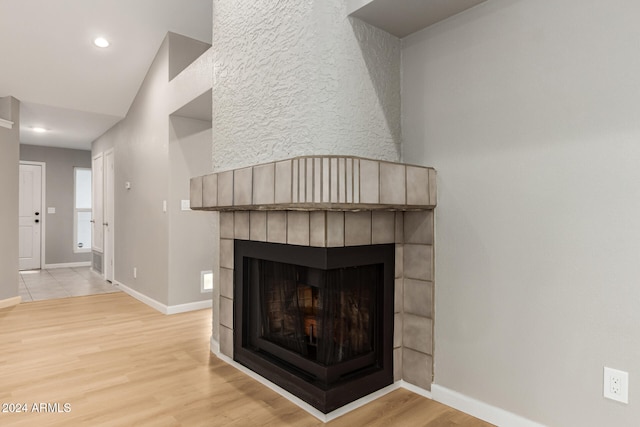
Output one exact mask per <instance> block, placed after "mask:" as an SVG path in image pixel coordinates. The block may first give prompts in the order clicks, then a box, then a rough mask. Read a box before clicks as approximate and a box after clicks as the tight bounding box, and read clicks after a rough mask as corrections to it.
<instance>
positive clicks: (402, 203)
mask: <svg viewBox="0 0 640 427" xmlns="http://www.w3.org/2000/svg"><path fill="white" fill-rule="evenodd" d="M435 206H436V172H435V170H434V169H432V168H426V167H421V166H412V165H405V164H400V163H392V162H387V161H380V160H370V159H364V158H357V157H342V156H310V157H297V158H293V159H288V160H283V161H277V162H272V163H266V164H260V165H255V166H250V167H246V168H242V169H236V170H229V171H224V172H218V173H212V174H209V175H205V176H201V177H196V178H192V179H191V208H192V209H194V210H210V211H220V251H219V254H220V255H219V256H220V259H219V266H220V281H219V299H218V293H217V292H214V301H213V307H214V327H213V339H214V340H216V341H218V343H219V347H220V353H222V354H223V355H225V356H227V357H229V358H231V359H233V297H234V283H233V277H234V271H233V268H234V254H233V241H234V239H241V240H254V241H261V242H271V243H282V244H289V245H301V246H313V247H341V246H358V245H374V244H385V243H393V244H395V300H394V313H395V314H394V339H393V346H394V349H393V365H394V380H395V381H400V380H403V381H404V382H406V383H409V384H413V385H415V386H417V387H419V388H422V389H424V390H430V389H431V382H432V373H433V358H432V355H433V290H434V276H433V257H434V255H433V254H434V251H433V244H434V215H433V209H434V208H435ZM216 299H218V300H217V301H216ZM216 311H218V313H216Z"/></svg>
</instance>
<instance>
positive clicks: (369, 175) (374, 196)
mask: <svg viewBox="0 0 640 427" xmlns="http://www.w3.org/2000/svg"><path fill="white" fill-rule="evenodd" d="M379 164H380V163H379V162H377V161H374V160H363V159H360V203H371V204H376V203H380V188H379V184H380V173H379Z"/></svg>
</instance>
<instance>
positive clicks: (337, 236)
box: [327, 212, 344, 248]
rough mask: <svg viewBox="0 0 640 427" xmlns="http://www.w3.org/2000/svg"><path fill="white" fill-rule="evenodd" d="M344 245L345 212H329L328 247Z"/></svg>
mask: <svg viewBox="0 0 640 427" xmlns="http://www.w3.org/2000/svg"><path fill="white" fill-rule="evenodd" d="M341 246H344V212H327V247H331V248H335V247H341Z"/></svg>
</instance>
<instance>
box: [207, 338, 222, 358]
mask: <svg viewBox="0 0 640 427" xmlns="http://www.w3.org/2000/svg"><path fill="white" fill-rule="evenodd" d="M209 349H210V350H211V353H213V354H215V355H216V356H217V355H219V354H220V343H219V342H218V341H216V340H215V339H214V338H213V335H212V336H211V339H210V340H209Z"/></svg>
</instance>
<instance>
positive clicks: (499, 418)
mask: <svg viewBox="0 0 640 427" xmlns="http://www.w3.org/2000/svg"><path fill="white" fill-rule="evenodd" d="M431 394H432V395H433V400H435V401H437V402H440V403H443V404H445V405H448V406H451V407H452V408H455V409H457V410H459V411H462V412H465V413H467V414H469V415H473V416H474V417H476V418H480V419H481V420H484V421H486V422H489V423H491V424H495V425H496V426H498V427H503V426H504V427H544V425H543V424H539V423H536V422H535V421H531V420H529V419H527V418H524V417H521V416H520V415H516V414H514V413H512V412H508V411H505V410H504V409H500V408H498V407H495V406H492V405H489V404H488V403H485V402H481V401H479V400H476V399H474V398H472V397H469V396H466V395H464V394H461V393H458V392H456V391H453V390H450V389H448V388H446V387H442V386H440V385H438V384H432V385H431Z"/></svg>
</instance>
